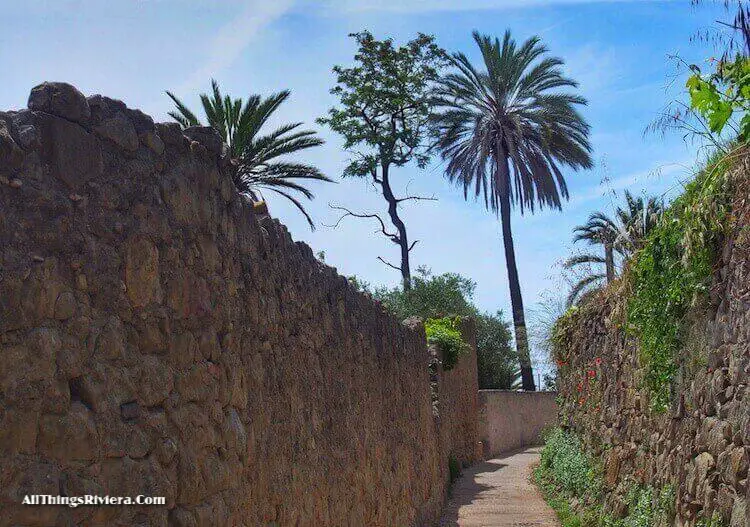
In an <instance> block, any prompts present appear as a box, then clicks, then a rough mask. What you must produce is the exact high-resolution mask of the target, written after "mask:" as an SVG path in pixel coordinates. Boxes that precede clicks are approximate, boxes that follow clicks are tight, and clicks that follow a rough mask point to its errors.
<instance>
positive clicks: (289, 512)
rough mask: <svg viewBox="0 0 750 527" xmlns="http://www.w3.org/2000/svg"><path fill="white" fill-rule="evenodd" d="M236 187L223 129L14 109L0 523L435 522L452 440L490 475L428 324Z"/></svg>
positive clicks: (3, 164) (120, 107) (0, 360)
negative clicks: (357, 286)
mask: <svg viewBox="0 0 750 527" xmlns="http://www.w3.org/2000/svg"><path fill="white" fill-rule="evenodd" d="M232 170H233V165H232V163H231V162H230V160H229V159H228V157H227V154H226V148H225V147H224V146H223V145H222V143H221V140H220V138H219V137H218V135H217V134H216V132H214V131H213V130H211V129H208V128H199V127H195V128H191V129H188V130H185V131H182V130H180V128H179V127H178V126H177V125H176V124H171V123H170V124H154V122H153V121H152V119H151V118H150V117H149V116H147V115H144V114H143V113H141V112H139V111H138V110H131V109H129V108H127V107H126V106H125V105H124V104H123V103H122V102H120V101H116V100H113V99H109V98H106V97H102V96H99V95H95V96H92V97H88V98H85V97H84V96H83V95H81V94H80V93H79V92H78V91H77V90H75V89H74V88H73V87H71V86H69V85H64V84H56V83H53V84H49V83H45V84H44V85H41V86H39V87H37V88H35V89H34V90H33V91H32V93H31V96H30V98H29V109H28V110H22V111H19V112H6V113H0V510H1V511H2V513H1V514H0V525H2V526H5V525H24V526H49V525H101V526H105V525H107V526H111V525H143V526H145V525H153V526H157V525H158V526H164V525H174V526H199V525H205V526H221V525H227V526H229V525H232V526H233V525H322V526H324V525H335V526H338V525H368V526H392V525H399V526H402V525H403V526H408V525H426V524H429V523H430V522H431V521H432V520H434V519H435V518H436V517H437V516H438V514H439V510H440V507H441V505H442V502H443V498H444V495H445V490H446V488H445V486H446V481H447V478H448V474H447V459H448V457H449V455H452V454H451V453H452V450H453V446H452V444H454V443H455V444H457V445H458V446H457V447H456V448H457V449H458V451H459V455H461V456H463V458H464V459H465V461H467V462H468V461H470V460H471V457H470V456H469V455H466V454H464V451H465V449H466V447H465V445H463V444H460V442H458V440H457V439H456V437H463V434H464V431H463V430H461V431H460V432H454V431H453V430H450V429H449V427H451V426H453V424H452V423H459V424H456V426H457V427H458V426H461V427H465V426H466V425H465V424H460V422H461V420H460V419H458V418H454V417H450V418H445V419H443V420H439V419H438V420H436V419H435V417H434V415H433V411H434V409H433V401H432V394H431V389H430V378H429V371H428V368H427V364H428V352H427V347H426V344H425V338H424V330H423V329H422V328H421V326H419V327H416V328H408V327H405V326H403V325H402V324H400V323H399V322H398V321H397V320H395V319H394V318H393V317H391V316H390V315H388V314H386V313H385V312H383V310H382V309H381V308H380V307H379V306H377V305H376V304H374V303H373V302H372V301H371V300H370V299H369V298H367V297H366V296H364V295H362V294H360V293H358V292H356V291H355V290H354V289H353V288H352V286H351V285H350V284H349V282H348V281H347V280H346V279H345V278H343V277H341V276H339V275H338V274H337V273H336V271H335V270H334V269H332V268H330V267H328V266H326V265H324V264H322V263H321V262H319V261H318V260H317V259H316V258H315V257H314V256H313V253H312V251H311V249H310V248H309V247H308V246H306V245H304V244H302V243H295V242H293V241H292V240H291V238H290V236H289V234H288V232H287V230H286V229H285V227H284V226H283V225H281V224H279V223H278V222H277V221H275V220H272V219H270V218H268V217H267V216H265V217H264V216H258V215H254V213H253V209H252V207H250V206H248V204H247V203H246V202H245V200H244V198H242V197H241V196H240V195H239V194H238V193H237V191H236V189H235V188H234V185H233V184H232V180H231V172H232ZM473 368H474V370H473V372H470V371H467V373H465V374H464V373H460V374H459V375H460V377H461V380H460V382H461V383H464V382H473V383H474V385H475V384H476V373H475V369H476V367H475V366H474V367H473ZM457 371H458V372H461V371H463V368H462V367H460V368H459V369H458V370H457ZM451 375H452V373H451V372H447V373H445V374H441V375H440V383H441V384H442V385H443V391H444V392H445V393H450V394H453V393H456V392H457V389H456V388H455V385H454V383H453V381H451ZM472 375H473V380H472V379H471V376H472ZM457 376H458V375H457ZM457 376H456V377H457ZM470 390H475V388H473V387H472V388H470ZM458 391H460V390H458ZM466 393H468V391H467V392H466ZM450 397H451V402H450V405H451V406H450V408H451V410H450V411H451V412H455V414H454V415H459V416H460V415H463V416H464V421H465V422H468V421H470V420H471V419H474V418H475V417H474V416H475V414H473V413H472V412H475V409H476V403H475V402H472V401H471V398H470V397H468V398H467V397H463V395H462V396H460V397H454V396H453V395H451V396H450ZM462 401H467V403H466V404H467V405H466V406H465V407H456V406H454V405H456V404H464V403H463V402H462ZM474 401H475V400H474ZM437 403H438V406H441V401H440V400H438V401H437ZM443 403H445V404H447V403H446V401H443ZM445 404H443V406H445ZM449 413H450V412H449V411H448V410H446V411H445V412H444V415H448V414H449ZM444 438H449V439H444ZM470 441H472V440H470ZM27 494H51V495H58V494H61V495H68V496H77V495H83V494H97V495H111V496H117V495H122V496H135V495H138V494H143V495H151V496H165V497H166V498H167V506H166V507H158V506H157V507H117V506H110V507H77V508H68V507H27V506H23V505H21V500H22V498H23V496H24V495H27Z"/></svg>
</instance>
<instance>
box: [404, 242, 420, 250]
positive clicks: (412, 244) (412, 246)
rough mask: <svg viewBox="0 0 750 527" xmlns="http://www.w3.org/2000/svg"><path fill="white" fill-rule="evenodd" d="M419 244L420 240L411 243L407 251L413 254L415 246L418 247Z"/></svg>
mask: <svg viewBox="0 0 750 527" xmlns="http://www.w3.org/2000/svg"><path fill="white" fill-rule="evenodd" d="M418 242H419V240H414V241H413V242H411V245H410V246H409V248H408V249H407V251H409V252H411V250H412V249H413V248H414V246H415V245H416V244H417V243H418Z"/></svg>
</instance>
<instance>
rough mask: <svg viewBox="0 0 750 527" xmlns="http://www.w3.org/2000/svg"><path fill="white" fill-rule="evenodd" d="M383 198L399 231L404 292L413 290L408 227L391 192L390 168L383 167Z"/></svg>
mask: <svg viewBox="0 0 750 527" xmlns="http://www.w3.org/2000/svg"><path fill="white" fill-rule="evenodd" d="M382 172H383V183H382V185H381V187H382V188H383V197H384V198H385V200H386V201H387V202H388V215H389V216H390V217H391V222H392V223H393V225H394V226H395V227H396V229H397V230H398V245H399V247H400V248H401V267H400V270H401V281H402V282H403V284H404V291H409V290H410V289H411V268H410V266H409V238H408V236H407V235H406V225H404V222H403V221H401V218H400V217H399V215H398V200H397V199H396V197H395V196H394V195H393V191H392V190H391V183H390V180H389V179H388V172H389V167H388V165H383V171H382Z"/></svg>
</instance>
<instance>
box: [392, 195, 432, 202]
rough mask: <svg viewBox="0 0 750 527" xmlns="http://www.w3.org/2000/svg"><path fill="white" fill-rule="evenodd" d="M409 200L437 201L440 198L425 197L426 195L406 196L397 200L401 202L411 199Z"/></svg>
mask: <svg viewBox="0 0 750 527" xmlns="http://www.w3.org/2000/svg"><path fill="white" fill-rule="evenodd" d="M409 200H415V201H437V200H438V199H437V198H436V197H435V196H431V197H429V198H428V197H425V196H406V197H405V198H399V199H397V200H396V203H401V202H402V201H409Z"/></svg>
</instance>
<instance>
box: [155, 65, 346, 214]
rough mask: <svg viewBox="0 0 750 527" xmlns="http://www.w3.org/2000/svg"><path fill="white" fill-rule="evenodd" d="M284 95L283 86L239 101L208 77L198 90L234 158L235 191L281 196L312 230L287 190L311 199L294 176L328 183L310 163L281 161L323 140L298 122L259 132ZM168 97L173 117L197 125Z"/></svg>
mask: <svg viewBox="0 0 750 527" xmlns="http://www.w3.org/2000/svg"><path fill="white" fill-rule="evenodd" d="M289 94H290V92H289V91H288V90H284V91H281V92H279V93H275V94H273V95H271V96H270V97H267V98H262V97H261V96H260V95H251V96H250V97H248V98H247V100H246V101H244V103H243V101H242V99H232V98H231V97H229V96H228V95H222V93H221V89H220V88H219V83H218V82H216V80H214V79H211V92H210V93H209V94H205V93H204V94H201V95H200V100H201V105H202V107H203V112H204V114H205V116H206V120H207V121H208V124H209V125H210V126H213V127H214V128H216V129H217V130H218V131H219V134H220V135H221V137H222V139H223V140H224V142H226V143H227V145H228V146H229V150H230V153H231V155H232V156H233V157H234V158H236V159H238V161H239V163H238V165H239V166H238V170H237V173H236V175H235V185H236V186H237V189H238V190H239V191H240V192H242V193H244V194H246V195H248V196H251V197H252V199H257V195H258V190H259V189H261V188H263V189H268V190H272V191H274V192H275V193H277V194H279V195H282V196H284V197H285V198H287V199H289V200H290V201H291V202H292V203H293V204H294V205H295V207H296V208H297V209H299V210H300V212H302V214H303V215H304V216H305V219H306V220H307V222H308V223H309V224H310V227H311V228H314V225H313V222H312V219H311V218H310V216H309V215H308V214H307V212H306V211H305V209H304V207H303V206H302V204H301V203H300V202H299V200H298V199H297V198H296V197H294V196H293V195H292V194H291V192H297V193H299V194H302V195H303V196H304V197H305V198H307V199H313V197H314V196H313V193H312V192H311V191H310V190H309V189H308V188H306V187H305V186H304V185H303V184H302V183H300V182H296V181H294V180H301V181H308V180H316V181H324V182H331V179H329V178H328V177H326V176H325V175H324V174H323V173H322V172H320V170H318V169H317V168H315V167H313V166H311V165H307V164H304V163H291V162H284V161H282V160H280V159H281V158H283V157H284V156H286V155H290V154H295V153H298V152H301V151H303V150H307V149H309V148H313V147H315V146H319V145H321V144H323V139H321V138H320V137H318V136H317V134H316V133H315V132H313V131H310V130H298V128H299V127H300V126H302V123H290V124H285V125H281V126H279V127H278V128H277V129H275V130H273V131H272V132H271V133H269V134H266V135H261V133H262V128H263V126H264V125H265V124H266V123H267V122H268V120H269V119H270V117H271V116H272V115H273V113H274V112H275V111H276V110H277V109H278V108H279V106H280V105H281V104H282V103H283V102H284V101H285V100H286V99H287V98H288V97H289ZM167 95H168V96H169V97H170V98H171V99H172V101H173V102H174V104H175V107H176V111H172V112H169V115H170V116H171V117H172V118H173V119H174V120H175V121H177V122H178V123H180V125H181V126H182V127H183V128H187V127H188V126H194V125H199V124H200V121H199V120H198V118H197V117H196V116H195V114H194V113H192V112H191V111H190V110H189V109H188V108H187V107H186V106H185V105H184V104H183V103H182V101H180V100H179V99H178V98H177V97H176V96H174V95H173V94H172V93H171V92H167Z"/></svg>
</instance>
